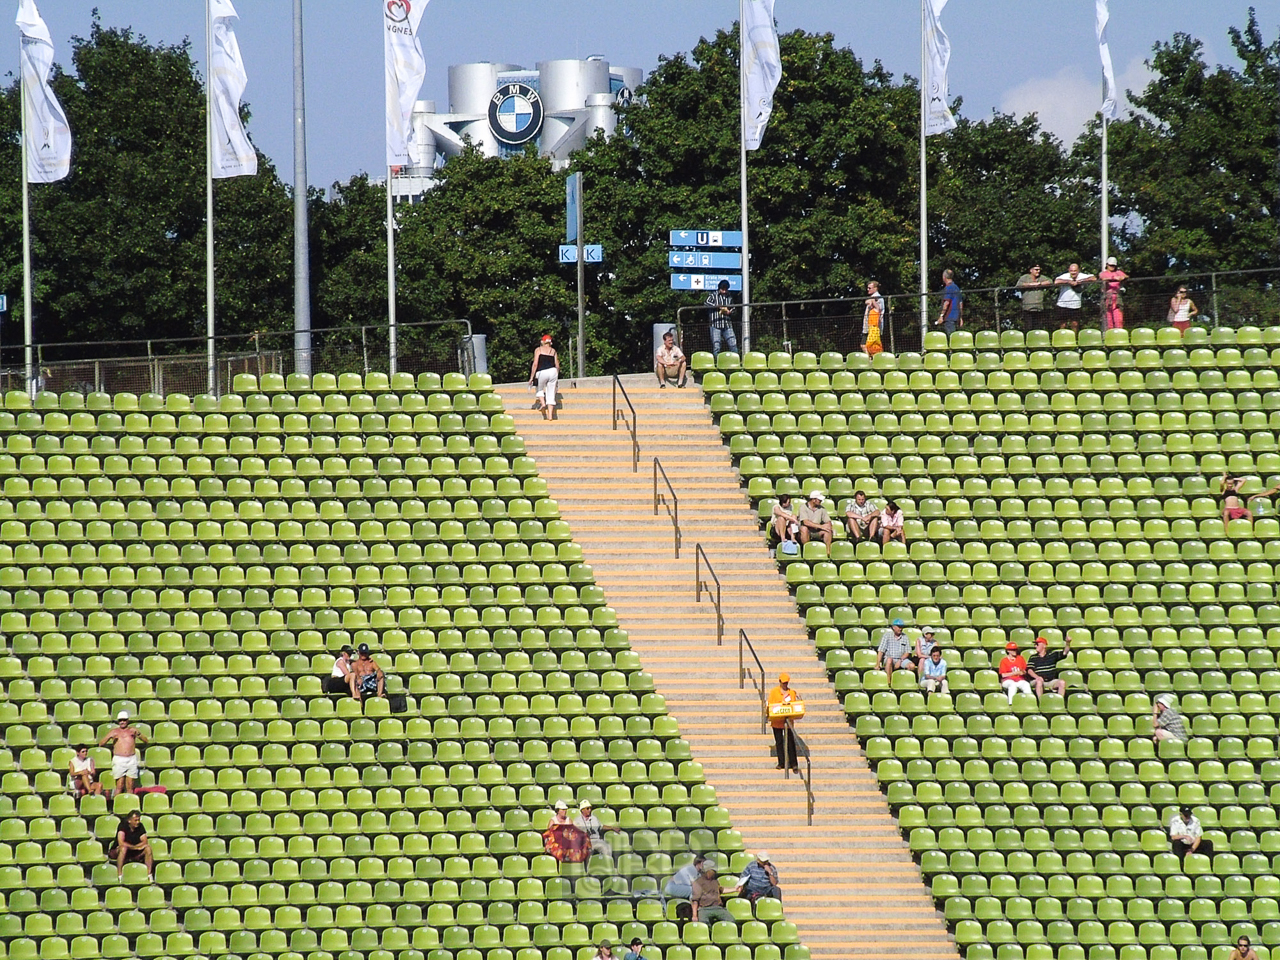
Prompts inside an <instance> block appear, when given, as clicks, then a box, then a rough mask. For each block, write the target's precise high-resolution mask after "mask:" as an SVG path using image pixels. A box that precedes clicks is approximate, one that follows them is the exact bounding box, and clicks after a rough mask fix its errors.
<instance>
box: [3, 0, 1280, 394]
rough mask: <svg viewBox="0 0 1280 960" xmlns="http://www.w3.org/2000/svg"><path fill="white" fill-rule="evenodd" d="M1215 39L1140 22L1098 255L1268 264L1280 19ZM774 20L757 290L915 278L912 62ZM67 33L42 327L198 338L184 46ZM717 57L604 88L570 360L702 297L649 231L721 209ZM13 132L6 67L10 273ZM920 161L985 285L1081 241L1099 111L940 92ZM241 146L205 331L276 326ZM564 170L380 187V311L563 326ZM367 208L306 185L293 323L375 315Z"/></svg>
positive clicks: (471, 171) (198, 215) (933, 219)
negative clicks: (779, 63)
mask: <svg viewBox="0 0 1280 960" xmlns="http://www.w3.org/2000/svg"><path fill="white" fill-rule="evenodd" d="M1231 40H1232V44H1233V49H1234V52H1235V55H1236V57H1237V58H1238V61H1239V65H1237V66H1218V67H1211V66H1210V65H1208V64H1207V63H1206V62H1205V60H1204V57H1203V48H1202V45H1201V43H1200V42H1199V41H1198V40H1195V39H1193V38H1191V37H1189V36H1186V35H1184V34H1175V35H1174V37H1173V38H1172V39H1171V40H1170V41H1168V42H1165V43H1160V44H1157V45H1156V47H1155V49H1154V51H1153V54H1152V57H1151V59H1150V61H1149V64H1150V67H1151V69H1152V71H1153V73H1154V74H1155V76H1154V77H1153V79H1152V80H1151V82H1150V83H1149V84H1148V85H1147V87H1146V88H1145V89H1144V90H1142V91H1137V92H1135V93H1134V94H1133V95H1132V97H1131V99H1132V102H1133V104H1134V107H1135V111H1134V112H1133V114H1132V115H1131V116H1130V117H1128V118H1126V119H1124V120H1121V121H1118V122H1115V123H1113V124H1111V126H1110V131H1109V132H1110V157H1111V174H1112V189H1113V197H1112V211H1113V213H1114V214H1116V215H1117V216H1118V217H1121V218H1123V220H1124V226H1123V227H1122V228H1121V229H1120V230H1119V231H1118V232H1117V235H1116V237H1115V249H1116V250H1117V252H1118V253H1119V254H1120V255H1121V256H1123V257H1124V258H1125V261H1126V264H1127V266H1128V269H1129V272H1130V273H1134V274H1139V273H1155V274H1162V273H1166V272H1182V271H1187V270H1218V271H1225V270H1231V269H1243V268H1251V267H1275V266H1277V261H1278V251H1280V235H1278V234H1277V225H1276V218H1275V205H1276V202H1277V200H1276V198H1277V195H1278V194H1280V183H1278V182H1277V176H1278V174H1277V170H1278V165H1277V154H1278V152H1280V143H1278V137H1280V134H1278V130H1280V98H1278V96H1277V88H1278V87H1280V37H1278V38H1276V39H1274V40H1271V41H1270V42H1269V41H1268V40H1267V39H1266V38H1265V37H1264V36H1263V33H1262V30H1261V28H1260V26H1259V24H1258V21H1257V18H1256V16H1255V15H1254V14H1253V12H1252V11H1250V14H1249V17H1248V22H1247V24H1246V25H1245V26H1244V28H1242V29H1238V30H1232V31H1231ZM780 44H781V52H782V60H783V80H782V83H781V85H780V87H779V88H778V91H777V94H776V98H775V106H774V112H773V117H772V120H771V122H770V124H769V127H768V131H767V133H766V135H765V138H764V144H763V146H762V148H761V149H760V150H758V151H755V152H753V153H752V154H751V155H750V163H749V170H750V176H749V184H750V211H751V229H752V241H753V242H752V281H753V284H752V286H753V289H752V293H753V297H752V299H753V300H755V301H757V302H761V301H767V300H781V299H801V298H833V297H849V296H857V295H859V294H860V293H861V292H862V290H863V285H864V284H865V283H866V281H867V280H869V279H873V278H874V279H878V280H880V281H881V285H882V289H884V290H886V291H887V292H903V291H913V290H915V289H916V287H917V285H918V282H919V278H918V269H919V268H918V263H917V245H918V240H917V234H916V231H917V225H918V218H919V209H918V194H919V181H918V177H919V172H918V158H917V150H918V139H917V137H918V132H917V131H918V122H919V118H918V109H919V99H918V86H917V81H916V80H915V79H914V78H911V77H902V78H895V77H894V76H893V75H891V74H890V73H889V72H888V71H886V70H885V69H884V67H883V66H882V65H881V64H880V63H879V62H874V63H872V64H870V65H867V64H866V63H865V62H864V61H862V60H861V59H859V58H858V56H857V55H856V54H855V52H854V51H852V50H850V49H848V48H844V47H839V46H837V45H836V43H835V40H834V38H833V37H832V36H831V35H830V34H809V33H804V32H800V31H797V32H793V33H789V34H785V35H783V36H782V37H781V38H780ZM73 49H74V53H73V57H72V63H71V65H70V68H69V72H65V73H62V72H60V73H58V74H57V76H56V77H55V80H54V87H55V89H56V91H57V93H58V96H59V97H60V98H61V100H62V102H63V104H64V106H65V107H66V110H67V114H68V117H69V120H70V122H71V126H72V131H73V137H74V143H75V152H74V156H73V164H72V173H71V176H70V177H68V178H67V179H66V180H64V181H62V182H60V183H57V184H53V185H49V186H43V185H41V186H35V187H33V189H32V206H33V223H34V253H35V265H36V280H37V286H36V303H37V311H36V313H37V315H36V331H37V339H38V340H39V341H42V342H55V341H81V340H120V339H130V338H149V339H157V340H173V339H177V338H182V337H191V336H199V335H201V334H202V332H203V328H204V230H205V225H204V162H205V161H204V146H203V141H202V138H201V137H200V136H199V133H198V132H199V131H200V130H202V129H203V124H204V94H203V85H202V83H203V81H202V79H201V77H200V76H199V75H198V73H197V71H196V69H195V65H194V63H193V61H192V58H191V52H190V49H189V47H188V45H187V44H185V43H183V44H177V45H164V44H153V43H150V42H148V41H147V40H146V39H145V38H143V37H140V36H136V35H134V34H133V33H132V32H131V31H130V30H128V29H127V28H106V27H103V26H102V25H101V24H100V23H99V22H98V21H97V20H96V18H95V20H94V22H93V24H92V28H91V30H90V33H89V36H88V37H87V38H79V39H76V40H75V42H74V47H73ZM737 56H738V40H737V33H736V30H732V31H720V32H718V33H716V34H715V35H714V36H712V37H710V38H704V39H702V40H700V41H699V42H698V43H697V44H695V45H694V46H693V48H692V49H691V50H690V51H689V53H687V54H675V55H672V56H669V57H664V58H661V60H660V62H659V63H658V64H657V67H656V69H655V70H654V71H653V72H652V73H651V74H650V75H649V77H648V79H647V80H646V82H645V83H644V85H643V86H642V87H641V88H640V90H639V91H637V93H638V96H637V97H636V98H635V99H634V100H633V101H632V103H631V104H630V105H628V106H626V107H623V108H621V109H622V116H621V117H620V128H621V129H624V130H625V131H626V133H625V135H619V136H615V137H613V138H611V139H608V140H606V139H605V138H604V137H603V136H597V137H595V138H594V139H592V140H591V141H590V142H589V143H588V144H587V146H586V148H585V149H583V150H581V151H580V152H579V153H577V154H576V155H575V156H574V158H573V160H572V163H571V170H574V171H581V172H582V173H583V175H584V180H585V204H584V207H585V215H586V233H587V239H588V241H589V242H593V243H601V244H603V246H604V249H605V262H604V263H603V264H601V265H598V266H597V265H592V266H591V268H590V269H589V270H588V272H587V280H588V288H587V305H588V324H587V338H588V356H589V358H590V371H589V372H607V371H612V370H626V369H634V368H635V367H636V365H637V364H641V365H643V363H644V362H645V356H644V355H645V354H646V353H647V351H648V343H649V335H648V329H649V325H650V324H652V323H657V322H666V321H669V320H671V319H672V317H673V316H674V311H675V309H676V308H677V307H679V306H682V305H688V304H691V303H696V302H697V298H696V297H691V296H690V295H689V294H688V293H687V292H686V293H681V292H677V291H672V290H670V289H669V283H668V274H669V270H668V267H667V249H668V246H667V234H668V231H670V230H672V229H679V228H686V227H699V226H711V227H720V228H724V229H733V228H735V227H736V226H737V222H738V216H739V213H738V189H739V188H738V164H739V160H738V122H739V119H738V60H737ZM961 106H962V105H961V104H960V103H959V102H957V104H956V108H957V110H958V111H959V110H960V107H961ZM245 117H246V119H249V113H248V110H247V108H246V110H245ZM250 130H252V124H250ZM18 131H19V112H18V88H17V85H16V82H15V83H13V84H11V85H10V86H9V87H7V88H5V89H3V90H0V168H2V169H3V170H5V171H7V172H6V173H5V174H4V175H3V179H0V252H2V253H3V256H0V288H3V289H4V290H5V291H7V292H10V293H11V294H13V293H16V292H17V291H19V290H21V250H20V236H21V229H20V224H21V197H20V178H19V172H20V167H19V159H18V157H19V133H18ZM193 131H196V133H195V134H193ZM928 166H929V212H930V220H929V234H930V237H929V240H930V250H931V269H932V270H934V271H935V272H940V271H941V270H942V269H943V268H945V267H950V268H952V269H954V270H956V272H957V275H958V276H959V277H960V278H961V279H962V281H963V282H964V283H965V284H966V285H969V286H986V285H998V284H1003V283H1009V282H1011V281H1012V280H1013V279H1014V278H1015V277H1016V276H1017V275H1018V274H1020V273H1021V272H1022V270H1023V269H1024V267H1025V266H1026V265H1027V264H1028V263H1030V262H1031V261H1033V260H1038V261H1040V262H1042V263H1045V264H1046V265H1057V264H1065V263H1067V262H1070V261H1072V260H1079V261H1081V262H1091V261H1096V259H1097V244H1098V236H1097V223H1098V215H1099V214H1098V211H1099V198H1098V196H1097V190H1098V131H1097V128H1096V125H1095V126H1094V127H1093V128H1091V129H1089V130H1087V131H1086V132H1085V133H1084V134H1082V136H1081V137H1080V138H1079V139H1078V140H1077V141H1076V142H1075V143H1074V144H1072V145H1069V146H1068V145H1064V144H1062V143H1061V142H1059V141H1058V140H1056V139H1055V138H1054V137H1052V136H1050V135H1049V134H1047V133H1046V132H1044V131H1043V130H1042V129H1041V128H1040V126H1039V123H1038V121H1037V119H1036V118H1035V117H1034V116H1031V117H1025V118H1022V119H1018V118H1014V117H1011V116H1004V115H1000V114H995V115H992V116H989V117H985V118H976V119H975V118H970V117H966V116H964V115H963V112H960V122H959V125H958V127H957V128H956V129H955V130H953V131H951V132H950V133H948V134H946V135H943V136H937V137H931V138H930V139H929V141H928ZM259 170H260V172H259V174H258V175H257V176H256V177H251V178H237V179H233V180H223V181H219V182H218V183H217V185H216V190H215V195H216V228H215V235H216V238H217V272H218V285H217V297H218V324H219V330H220V332H226V333H245V334H248V333H251V332H260V331H285V330H288V329H290V328H291V327H292V315H291V314H292V311H291V306H292V254H291V245H292V239H293V237H292V216H291V204H292V197H291V192H290V190H289V188H288V187H287V186H286V185H285V184H283V183H282V182H281V181H280V179H279V177H278V176H277V175H276V171H275V169H274V167H273V166H272V164H271V162H270V160H269V159H268V158H265V157H260V163H259ZM565 173H566V172H565V171H563V170H558V169H555V168H553V165H552V164H551V162H550V161H549V160H546V159H544V158H540V157H538V156H537V155H536V153H535V152H534V151H533V149H532V148H529V150H528V151H527V152H526V153H524V154H523V155H520V156H517V157H514V158H508V159H503V160H497V159H489V158H485V157H484V156H482V155H481V154H480V153H479V152H478V151H476V150H474V149H471V150H467V151H465V152H464V153H463V154H462V155H461V156H460V157H457V158H455V159H453V160H452V161H450V162H449V163H448V164H447V165H446V166H445V167H444V168H443V170H442V171H441V172H440V176H439V182H438V184H437V186H436V187H435V189H433V190H431V191H430V192H428V193H427V194H426V195H425V196H424V197H422V198H421V201H420V202H417V203H414V204H413V205H401V206H400V207H399V208H398V210H397V221H398V225H399V229H398V236H397V287H398V297H397V303H398V317H399V319H400V320H401V321H402V322H404V323H406V324H411V323H412V322H413V321H418V320H422V321H428V320H431V321H440V320H451V319H455V318H466V319H468V320H469V321H470V322H471V323H472V325H473V327H474V329H476V330H477V331H478V332H483V333H486V334H488V335H489V338H490V359H491V364H492V366H493V369H494V373H495V375H497V376H499V377H504V378H505V377H520V376H523V375H524V369H523V368H524V365H525V364H526V363H527V359H526V358H527V354H528V351H529V349H530V348H531V346H532V344H533V342H534V340H535V338H536V336H537V335H538V334H540V333H543V332H546V331H548V330H550V331H552V332H557V333H559V334H561V340H562V342H563V340H564V335H569V334H573V333H576V312H577V298H576V289H575V283H574V268H573V267H572V266H571V265H561V264H559V263H558V262H557V256H556V249H557V246H558V244H559V242H560V240H561V239H562V232H561V231H562V225H563V216H564V177H565ZM385 202H386V195H385V192H384V187H383V186H382V185H381V184H378V183H374V182H371V181H370V180H369V178H368V177H367V176H365V175H359V176H355V177H352V178H351V179H349V180H348V181H346V182H344V183H341V184H334V185H333V187H332V188H331V190H330V191H329V192H328V194H327V195H325V194H323V193H321V192H313V194H312V195H311V197H310V198H309V203H310V207H311V212H312V236H311V238H310V243H311V249H312V275H313V322H314V325H315V327H316V329H317V330H326V329H327V330H330V331H332V332H333V334H332V336H333V339H334V342H335V343H336V342H338V341H340V340H341V339H342V338H343V337H347V338H354V337H356V336H358V333H359V330H358V328H360V327H361V326H367V327H377V326H381V325H384V324H385V322H386V266H385V264H386V233H385V231H386V222H385V217H386V208H385ZM930 279H931V285H936V284H934V283H933V281H934V279H935V278H930ZM11 300H18V301H20V300H21V298H20V297H11ZM15 306H16V307H17V309H15V310H13V311H11V314H10V317H11V324H10V329H8V330H6V331H4V334H5V336H4V338H3V339H4V342H6V343H10V344H12V343H14V342H15V339H17V338H15V336H14V335H13V334H14V333H16V327H14V326H13V324H14V323H20V320H21V306H20V303H18V304H15ZM453 339H456V334H455V331H452V330H447V329H446V330H438V329H437V330H426V331H419V330H415V329H412V328H409V327H406V330H405V332H404V334H403V337H402V342H403V343H405V344H406V345H412V346H413V348H414V349H416V350H420V351H426V352H428V353H431V352H434V353H437V354H440V353H444V352H447V351H449V350H451V349H452V347H451V343H452V341H453ZM321 359H323V354H322V357H321Z"/></svg>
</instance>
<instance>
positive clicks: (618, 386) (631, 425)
mask: <svg viewBox="0 0 1280 960" xmlns="http://www.w3.org/2000/svg"><path fill="white" fill-rule="evenodd" d="M619 393H621V394H622V399H623V400H625V401H626V402H627V409H628V410H630V411H631V419H630V420H628V419H627V414H626V411H625V410H623V409H622V408H621V407H620V406H618V394H619ZM619 420H621V421H622V422H623V423H625V424H626V425H627V429H629V430H630V431H631V472H632V473H639V472H640V440H639V438H638V437H637V436H636V408H635V406H634V405H633V404H632V403H631V398H630V397H628V396H627V388H626V387H624V386H623V385H622V381H621V380H619V379H618V375H617V374H616V373H615V374H614V375H613V429H615V430H617V429H618V421H619Z"/></svg>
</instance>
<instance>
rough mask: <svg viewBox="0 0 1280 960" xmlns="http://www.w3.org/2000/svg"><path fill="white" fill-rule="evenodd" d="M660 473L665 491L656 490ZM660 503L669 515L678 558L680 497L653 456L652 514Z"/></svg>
mask: <svg viewBox="0 0 1280 960" xmlns="http://www.w3.org/2000/svg"><path fill="white" fill-rule="evenodd" d="M659 473H661V474H662V482H663V483H665V484H666V485H667V492H666V493H659V492H658V474H659ZM659 504H662V505H663V506H665V507H666V508H667V515H668V516H669V517H671V526H672V528H673V530H674V532H675V547H676V559H677V560H679V559H680V498H679V497H677V496H676V491H675V488H674V487H672V486H671V481H670V480H669V479H667V471H666V470H664V469H663V467H662V463H661V461H659V460H658V458H657V457H654V458H653V515H654V516H655V517H656V516H657V515H658V505H659Z"/></svg>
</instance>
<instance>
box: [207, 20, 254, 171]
mask: <svg viewBox="0 0 1280 960" xmlns="http://www.w3.org/2000/svg"><path fill="white" fill-rule="evenodd" d="M210 14H211V16H212V19H213V44H212V51H211V52H212V56H213V61H212V63H211V64H210V69H209V83H210V84H211V86H210V92H211V94H212V98H211V99H212V106H213V144H212V147H213V177H214V179H217V180H220V179H224V178H226V177H251V176H253V175H254V174H255V173H257V172H258V152H257V151H256V150H254V149H253V144H251V143H250V142H249V138H248V136H246V135H245V132H244V125H243V124H241V122H240V98H241V97H243V96H244V88H245V87H246V86H247V85H248V83H249V75H248V74H246V73H245V70H244V61H243V60H242V59H241V58H240V44H239V42H238V41H237V40H236V32H235V29H234V27H233V21H235V20H238V19H240V18H239V16H238V15H237V14H236V8H235V7H233V6H232V5H231V0H210Z"/></svg>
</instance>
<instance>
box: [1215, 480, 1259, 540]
mask: <svg viewBox="0 0 1280 960" xmlns="http://www.w3.org/2000/svg"><path fill="white" fill-rule="evenodd" d="M1244 480H1245V478H1244V477H1233V476H1231V474H1229V473H1223V474H1222V479H1221V480H1219V481H1218V493H1219V494H1220V495H1221V497H1222V525H1223V526H1224V527H1225V526H1226V525H1227V524H1229V523H1230V522H1231V521H1232V520H1248V521H1249V522H1250V523H1253V511H1252V510H1250V509H1249V508H1248V507H1247V506H1245V505H1244V504H1243V503H1241V502H1240V488H1241V487H1243V486H1244Z"/></svg>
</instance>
